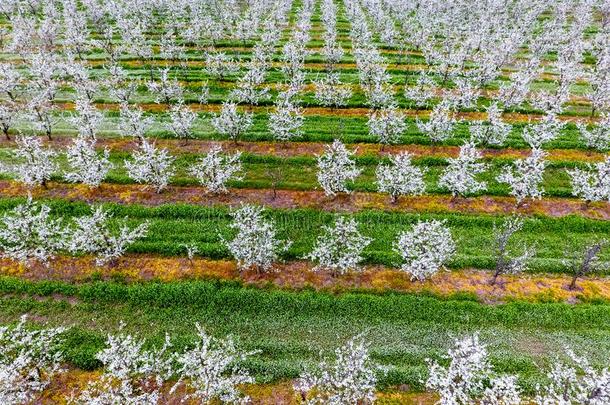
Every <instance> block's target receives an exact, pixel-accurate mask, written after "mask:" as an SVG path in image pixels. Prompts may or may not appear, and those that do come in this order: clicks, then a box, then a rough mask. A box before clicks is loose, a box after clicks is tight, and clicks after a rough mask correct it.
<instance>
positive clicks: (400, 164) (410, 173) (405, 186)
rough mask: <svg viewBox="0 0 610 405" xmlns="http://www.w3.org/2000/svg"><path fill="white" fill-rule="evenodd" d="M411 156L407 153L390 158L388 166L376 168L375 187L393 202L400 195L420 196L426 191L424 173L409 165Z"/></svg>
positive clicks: (422, 169)
mask: <svg viewBox="0 0 610 405" xmlns="http://www.w3.org/2000/svg"><path fill="white" fill-rule="evenodd" d="M411 158H412V156H411V155H410V154H409V153H407V152H401V153H400V154H398V155H395V156H390V164H389V165H388V164H384V163H380V164H379V166H377V170H376V175H377V185H378V188H379V191H380V192H381V193H388V194H390V196H391V198H392V202H395V201H396V200H397V198H398V197H399V196H401V195H421V194H423V193H424V192H425V191H426V183H425V181H424V173H425V172H426V168H419V167H417V166H414V165H413V164H412V163H411Z"/></svg>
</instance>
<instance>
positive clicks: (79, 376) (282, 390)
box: [34, 368, 438, 405]
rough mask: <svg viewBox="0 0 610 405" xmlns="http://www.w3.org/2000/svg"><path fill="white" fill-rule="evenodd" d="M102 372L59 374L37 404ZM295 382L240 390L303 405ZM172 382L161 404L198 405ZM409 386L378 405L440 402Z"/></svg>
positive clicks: (270, 404) (264, 400)
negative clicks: (172, 387)
mask: <svg viewBox="0 0 610 405" xmlns="http://www.w3.org/2000/svg"><path fill="white" fill-rule="evenodd" d="M99 377H100V372H99V371H83V370H78V369H74V368H70V369H67V370H66V371H65V372H62V373H60V374H58V375H56V376H55V377H54V378H53V379H52V380H51V383H50V385H49V386H48V387H47V388H46V389H45V390H44V391H43V393H42V394H41V396H40V398H38V399H37V400H36V401H34V403H36V404H42V405H51V404H53V405H68V404H69V403H70V402H69V400H68V398H70V396H71V394H72V393H74V392H76V393H78V392H81V391H82V390H84V389H85V388H86V387H87V384H88V383H89V382H92V381H95V380H97V379H99ZM292 384H293V381H283V382H279V383H274V384H250V385H245V386H242V387H241V390H243V392H244V394H246V395H247V396H249V397H250V399H251V403H252V404H253V405H277V404H282V405H299V404H302V402H301V401H299V400H298V397H297V396H296V395H295V392H294V390H293V388H292ZM170 387H171V383H169V384H167V386H166V387H165V386H164V387H163V388H162V389H161V395H162V397H161V398H160V401H161V403H163V404H165V405H180V404H187V405H196V404H200V402H199V401H196V400H190V401H184V400H183V392H181V390H180V389H178V390H177V392H175V393H172V394H170V393H169V391H170ZM407 390H408V387H406V386H405V387H402V386H401V387H396V388H395V389H393V390H390V391H388V392H379V393H378V394H377V398H378V403H382V404H385V405H394V404H396V405H399V404H400V405H432V404H434V403H436V402H437V401H438V396H437V395H435V394H431V393H418V392H408V391H407Z"/></svg>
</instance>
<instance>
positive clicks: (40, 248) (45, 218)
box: [0, 198, 67, 266]
mask: <svg viewBox="0 0 610 405" xmlns="http://www.w3.org/2000/svg"><path fill="white" fill-rule="evenodd" d="M66 237H67V232H66V230H65V228H64V227H63V226H62V223H61V220H59V219H54V218H52V217H51V209H50V208H49V207H48V206H46V205H39V204H38V203H36V202H34V201H32V199H31V198H28V201H27V202H25V203H24V204H20V205H18V206H17V207H15V208H14V209H12V210H11V211H9V212H8V213H6V214H4V215H3V216H2V218H1V219H0V252H1V253H2V257H6V258H9V259H12V260H16V261H18V262H20V263H22V264H23V265H25V266H29V265H31V264H33V263H34V262H39V263H42V264H43V265H48V263H49V260H51V259H53V257H54V256H55V253H57V252H58V251H59V250H62V249H64V248H65V247H66Z"/></svg>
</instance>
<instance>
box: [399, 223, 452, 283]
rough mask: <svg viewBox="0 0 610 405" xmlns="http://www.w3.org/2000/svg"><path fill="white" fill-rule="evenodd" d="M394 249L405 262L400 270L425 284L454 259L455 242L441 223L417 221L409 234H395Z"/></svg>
mask: <svg viewBox="0 0 610 405" xmlns="http://www.w3.org/2000/svg"><path fill="white" fill-rule="evenodd" d="M394 250H395V251H396V252H397V253H398V254H399V255H400V256H401V258H402V260H403V261H404V263H403V264H402V267H401V270H402V271H405V272H407V273H409V274H411V279H413V280H418V281H424V280H425V279H427V278H429V277H431V276H433V275H434V274H436V273H437V272H438V271H439V269H440V268H441V266H443V264H444V263H446V262H447V261H448V260H449V259H451V258H452V257H453V255H454V254H455V242H454V241H453V237H452V236H451V231H450V230H449V228H447V227H446V226H445V224H444V222H441V221H437V220H430V221H419V222H417V223H416V224H415V225H413V229H412V230H411V231H408V232H406V231H405V232H402V233H401V234H400V235H398V240H397V241H396V242H395V243H394Z"/></svg>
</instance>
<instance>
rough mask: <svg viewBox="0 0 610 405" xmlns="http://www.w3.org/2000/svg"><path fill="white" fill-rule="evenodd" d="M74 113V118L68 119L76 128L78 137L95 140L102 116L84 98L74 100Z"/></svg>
mask: <svg viewBox="0 0 610 405" xmlns="http://www.w3.org/2000/svg"><path fill="white" fill-rule="evenodd" d="M76 112H77V115H76V116H74V117H70V123H71V124H72V125H74V126H75V127H76V129H77V130H78V134H79V136H81V137H84V138H89V139H95V137H96V134H97V131H98V129H99V127H100V125H101V124H102V121H103V120H104V115H103V114H102V113H101V112H100V111H98V109H97V108H95V107H94V106H93V104H92V103H91V102H90V101H89V100H88V99H86V98H79V99H77V100H76Z"/></svg>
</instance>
